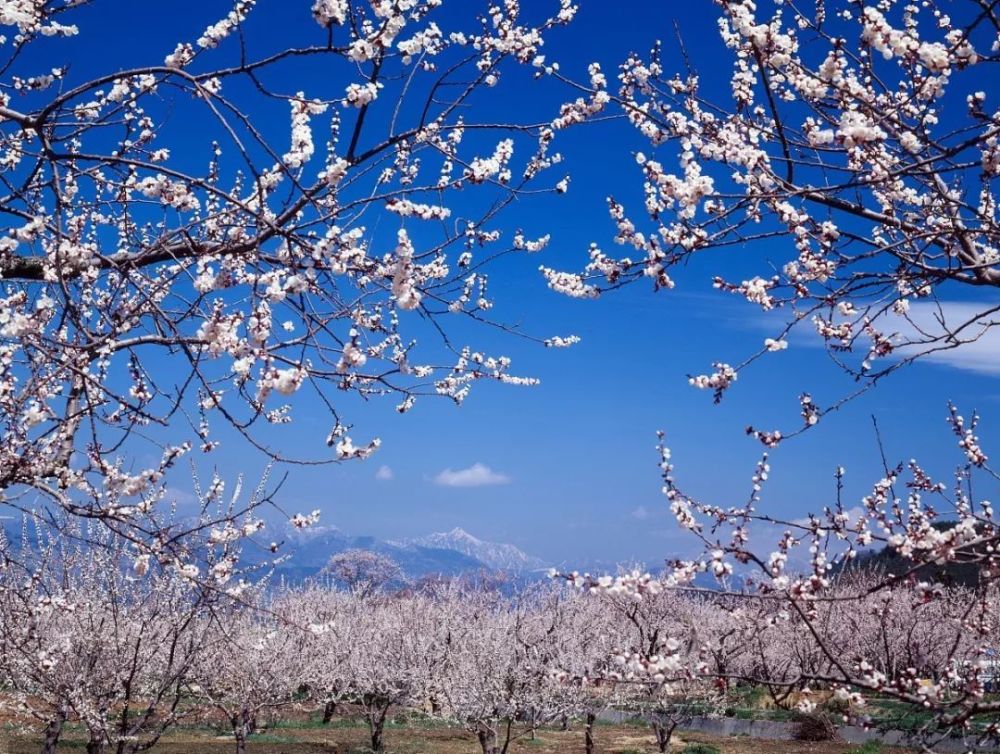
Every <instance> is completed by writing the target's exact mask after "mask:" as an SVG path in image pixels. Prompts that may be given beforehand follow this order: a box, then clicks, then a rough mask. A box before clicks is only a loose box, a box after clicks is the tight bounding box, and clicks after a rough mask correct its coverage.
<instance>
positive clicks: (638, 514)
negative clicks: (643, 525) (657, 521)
mask: <svg viewBox="0 0 1000 754" xmlns="http://www.w3.org/2000/svg"><path fill="white" fill-rule="evenodd" d="M632 518H634V519H637V520H639V521H645V520H646V519H647V518H649V509H648V508H646V506H645V505H640V506H639V507H638V508H636V509H635V510H634V511H632Z"/></svg>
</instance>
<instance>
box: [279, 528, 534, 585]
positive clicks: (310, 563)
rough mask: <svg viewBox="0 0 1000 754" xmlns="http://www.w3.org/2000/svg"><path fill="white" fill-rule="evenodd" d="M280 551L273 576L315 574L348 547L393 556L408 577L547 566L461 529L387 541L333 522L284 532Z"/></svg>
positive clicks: (521, 572) (517, 573)
mask: <svg viewBox="0 0 1000 754" xmlns="http://www.w3.org/2000/svg"><path fill="white" fill-rule="evenodd" d="M282 549H283V550H284V552H285V553H286V555H287V556H288V557H287V559H286V560H285V561H284V562H283V563H282V564H281V565H280V566H279V568H278V570H277V575H279V576H282V577H284V578H286V579H289V580H292V581H298V580H300V579H303V578H308V577H310V576H315V575H316V574H317V573H319V571H320V570H321V569H322V568H323V567H324V566H325V565H326V564H327V562H328V561H329V560H330V557H331V556H333V555H336V554H337V553H339V552H344V551H345V550H351V549H360V550H370V551H372V552H377V553H379V554H381V555H386V556H388V557H390V558H392V559H393V560H395V561H396V563H398V564H399V566H400V568H402V570H403V572H404V573H405V574H406V576H407V577H408V578H410V579H419V578H421V577H425V576H446V577H450V576H460V575H463V574H473V573H480V572H483V571H487V572H495V571H503V572H504V573H506V574H508V575H510V576H514V577H517V578H519V579H523V578H531V577H532V576H541V575H543V572H544V570H545V569H546V568H547V566H548V564H547V563H546V562H545V561H543V560H541V559H540V558H536V557H534V556H532V555H528V554H527V553H525V552H522V551H521V550H520V549H518V548H517V547H515V546H514V545H511V544H505V543H498V542H487V541H484V540H481V539H478V538H477V537H474V536H472V535H471V534H469V533H468V532H466V531H465V530H463V529H459V528H455V529H452V530H451V531H448V532H436V533H434V534H428V535H427V536H424V537H415V538H412V539H403V540H396V541H389V540H382V539H378V538H376V537H371V536H356V535H351V534H347V533H345V532H343V531H341V530H340V529H338V528H337V527H335V526H316V527H312V528H309V529H291V530H290V531H288V533H287V536H286V537H285V546H284V547H283V548H282Z"/></svg>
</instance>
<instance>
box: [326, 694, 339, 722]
mask: <svg viewBox="0 0 1000 754" xmlns="http://www.w3.org/2000/svg"><path fill="white" fill-rule="evenodd" d="M336 714H337V700H336V699H327V700H326V704H324V705H323V725H329V723H330V721H331V720H333V716H334V715H336Z"/></svg>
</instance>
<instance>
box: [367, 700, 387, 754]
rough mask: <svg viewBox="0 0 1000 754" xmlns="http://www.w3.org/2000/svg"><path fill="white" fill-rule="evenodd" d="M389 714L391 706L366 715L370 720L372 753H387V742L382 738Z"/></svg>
mask: <svg viewBox="0 0 1000 754" xmlns="http://www.w3.org/2000/svg"><path fill="white" fill-rule="evenodd" d="M388 713H389V705H388V704H386V705H385V706H384V707H379V708H377V709H375V710H372V711H371V712H369V713H368V715H366V717H367V718H368V730H369V732H370V733H371V743H372V751H374V752H382V751H385V741H384V740H383V737H382V736H383V732H384V731H385V718H386V715H387V714H388Z"/></svg>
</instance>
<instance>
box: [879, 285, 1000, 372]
mask: <svg viewBox="0 0 1000 754" xmlns="http://www.w3.org/2000/svg"><path fill="white" fill-rule="evenodd" d="M993 306H994V305H990V304H986V303H980V304H976V303H973V302H965V301H961V302H960V301H941V302H939V303H932V302H929V301H919V302H914V303H912V304H910V313H909V318H910V320H912V324H911V323H910V322H907V321H906V320H905V319H902V318H900V319H901V320H902V325H901V326H900V327H899V328H898V331H899V334H900V335H901V336H904V337H908V338H913V339H915V340H916V339H919V340H926V339H927V337H928V336H930V337H934V336H943V335H944V334H945V332H946V331H951V332H953V333H955V335H956V337H957V339H958V340H959V341H962V343H961V345H958V346H955V347H954V348H946V349H944V350H940V351H933V352H931V353H928V354H926V355H925V356H923V357H922V358H923V359H926V360H927V361H933V362H936V363H939V364H947V365H948V366H950V367H954V368H955V369H962V370H964V371H966V372H977V373H979V374H990V375H996V374H1000V358H998V356H997V355H998V354H1000V327H997V325H1000V317H998V316H997V315H996V314H990V315H987V316H985V317H983V316H982V313H983V312H986V311H989V310H990V309H992V308H993ZM942 320H943V322H944V326H942V324H941V322H942ZM946 328H947V330H946ZM900 350H901V351H902V352H903V354H904V355H906V356H909V355H911V353H912V352H916V353H919V352H920V350H926V349H922V348H921V347H920V346H912V347H906V348H903V349H900Z"/></svg>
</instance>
